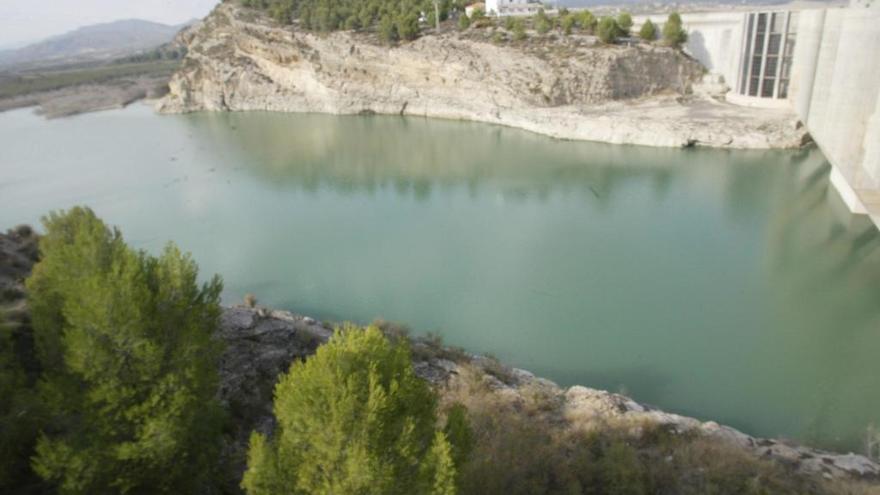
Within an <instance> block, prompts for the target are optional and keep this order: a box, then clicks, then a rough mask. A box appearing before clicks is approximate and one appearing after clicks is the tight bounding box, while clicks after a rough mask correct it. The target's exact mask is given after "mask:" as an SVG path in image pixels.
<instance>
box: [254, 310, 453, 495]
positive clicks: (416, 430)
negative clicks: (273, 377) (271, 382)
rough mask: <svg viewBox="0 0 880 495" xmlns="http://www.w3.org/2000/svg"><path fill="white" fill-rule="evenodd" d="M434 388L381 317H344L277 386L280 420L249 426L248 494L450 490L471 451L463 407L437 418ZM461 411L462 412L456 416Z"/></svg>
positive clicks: (433, 491) (436, 492) (277, 416)
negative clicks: (357, 321)
mask: <svg viewBox="0 0 880 495" xmlns="http://www.w3.org/2000/svg"><path fill="white" fill-rule="evenodd" d="M436 402H437V400H436V397H435V395H434V393H433V391H432V390H431V389H430V388H429V387H428V385H427V384H426V383H425V382H424V381H423V380H421V379H420V378H418V377H417V376H416V375H415V373H414V371H413V368H412V363H411V358H410V352H409V348H408V345H407V344H406V343H405V342H404V341H397V342H395V343H392V342H389V340H388V339H386V338H385V336H384V335H383V334H382V332H381V331H380V330H379V329H378V328H377V327H370V328H367V329H366V330H363V329H360V328H357V327H354V326H346V327H343V328H342V329H339V330H337V332H336V334H335V335H334V336H333V337H332V338H331V339H330V341H329V342H328V343H327V344H325V345H324V346H322V347H320V348H319V349H318V351H317V353H316V354H315V355H314V356H313V357H311V358H309V359H308V360H306V361H305V362H297V363H294V364H293V365H292V366H291V368H290V371H289V372H288V373H287V374H286V375H284V376H282V377H281V379H280V381H279V383H278V385H277V386H276V388H275V406H274V407H275V417H276V418H277V420H278V426H277V428H276V430H275V433H274V435H273V437H272V438H271V439H267V438H266V437H264V436H263V435H261V434H259V433H254V434H253V435H252V436H251V444H250V451H249V453H248V470H247V472H246V473H245V476H244V480H243V481H242V487H243V488H244V489H245V490H246V491H247V493H248V494H249V495H275V494H289V493H295V494H339V493H377V494H379V493H381V494H427V493H430V494H438V495H439V494H444V495H445V494H451V493H454V492H455V480H456V477H457V474H456V472H457V469H456V464H455V462H456V459H463V456H466V453H463V452H462V451H461V450H459V449H462V448H467V447H469V446H468V445H461V446H458V447H456V448H454V447H453V446H452V444H451V443H450V441H449V436H452V437H453V438H455V439H456V440H459V439H462V438H467V437H468V435H469V434H468V433H464V430H465V429H466V428H465V426H463V425H462V424H461V421H465V420H464V415H463V414H462V413H461V412H459V413H456V418H457V419H455V420H454V421H450V422H448V423H449V425H448V429H447V430H448V433H446V432H443V431H439V430H437V428H436V413H435V407H436ZM459 416H460V417H459Z"/></svg>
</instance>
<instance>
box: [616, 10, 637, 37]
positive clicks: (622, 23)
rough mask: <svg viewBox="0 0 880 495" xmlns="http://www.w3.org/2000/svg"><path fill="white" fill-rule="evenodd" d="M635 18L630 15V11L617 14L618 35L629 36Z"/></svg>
mask: <svg viewBox="0 0 880 495" xmlns="http://www.w3.org/2000/svg"><path fill="white" fill-rule="evenodd" d="M632 26H633V20H632V16H631V15H629V12H622V13H621V14H620V15H619V16H617V27H618V28H619V29H618V33H617V34H618V36H629V32H630V30H631V29H632Z"/></svg>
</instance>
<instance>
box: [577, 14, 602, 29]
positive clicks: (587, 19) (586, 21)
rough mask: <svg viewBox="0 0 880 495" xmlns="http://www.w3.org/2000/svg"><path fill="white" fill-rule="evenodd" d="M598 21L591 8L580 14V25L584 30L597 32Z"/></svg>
mask: <svg viewBox="0 0 880 495" xmlns="http://www.w3.org/2000/svg"><path fill="white" fill-rule="evenodd" d="M597 24H598V21H597V20H596V16H594V15H593V13H592V12H590V11H589V10H584V11H583V12H581V13H580V14H578V25H579V26H580V27H581V29H582V30H584V31H585V32H587V33H589V34H594V33H595V32H596V25H597Z"/></svg>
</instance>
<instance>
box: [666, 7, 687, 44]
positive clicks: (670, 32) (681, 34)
mask: <svg viewBox="0 0 880 495" xmlns="http://www.w3.org/2000/svg"><path fill="white" fill-rule="evenodd" d="M663 41H664V42H665V43H666V44H667V45H669V46H673V47H676V48H677V47H680V46H681V45H682V44H684V43H685V42H687V31H685V30H684V29H683V28H682V27H681V16H680V15H678V12H673V13H671V14H669V18H668V19H667V20H666V24H664V25H663Z"/></svg>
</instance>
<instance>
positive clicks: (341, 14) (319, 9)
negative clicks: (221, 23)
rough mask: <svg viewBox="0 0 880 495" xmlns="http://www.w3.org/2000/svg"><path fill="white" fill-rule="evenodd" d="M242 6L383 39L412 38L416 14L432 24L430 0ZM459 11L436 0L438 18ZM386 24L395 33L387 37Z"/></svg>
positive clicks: (249, 1)
mask: <svg viewBox="0 0 880 495" xmlns="http://www.w3.org/2000/svg"><path fill="white" fill-rule="evenodd" d="M241 2H242V4H243V5H244V6H246V7H251V8H257V9H262V10H265V11H267V12H268V13H269V14H270V15H271V16H272V17H273V18H274V19H275V20H276V21H278V22H281V23H283V24H291V23H293V22H294V21H298V22H299V24H300V26H302V27H303V28H305V29H308V30H312V31H324V32H327V31H336V30H341V29H372V28H379V30H380V31H379V32H380V34H381V35H382V37H383V38H384V39H386V40H391V41H393V40H397V39H414V38H415V37H417V36H418V33H419V30H420V27H419V22H418V21H419V17H420V15H421V14H422V13H425V14H426V15H427V20H428V24H429V25H432V26H433V25H434V16H435V9H434V2H433V0H241ZM453 9H457V10H459V11H462V10H463V5H461V4H459V2H458V0H440V1H439V3H438V10H439V13H440V20H441V21H444V20H446V19H447V18H448V17H449V13H450V12H451V11H452V10H453ZM389 26H394V27H395V31H396V33H397V34H396V35H395V36H390V35H389V34H390V28H389Z"/></svg>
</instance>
